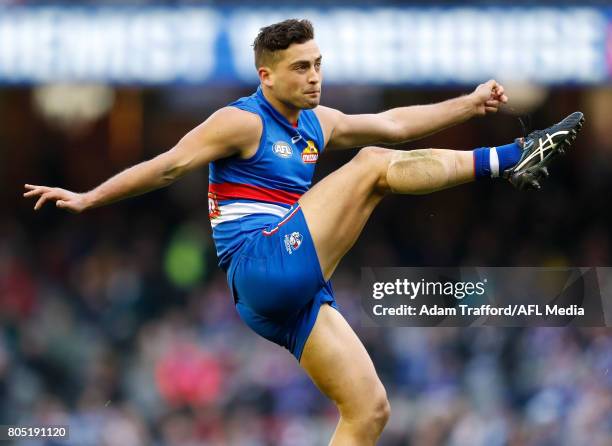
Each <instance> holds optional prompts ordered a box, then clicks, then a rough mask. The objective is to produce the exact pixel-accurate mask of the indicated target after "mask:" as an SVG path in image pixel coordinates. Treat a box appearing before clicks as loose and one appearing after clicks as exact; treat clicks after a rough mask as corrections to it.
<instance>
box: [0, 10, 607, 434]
mask: <svg viewBox="0 0 612 446" xmlns="http://www.w3.org/2000/svg"><path fill="white" fill-rule="evenodd" d="M0 3H7V2H0ZM8 3H11V2H8ZM17 3H34V2H17ZM110 3H113V2H110ZM140 3H144V2H140ZM334 3H341V2H334ZM366 3H368V4H373V3H376V2H366ZM393 3H400V2H393ZM478 3H483V2H478ZM500 3H502V4H503V2H498V4H500ZM209 4H210V3H209ZM472 4H474V3H473V2H472ZM555 4H557V2H555ZM471 89H472V87H468V86H466V87H453V88H433V87H425V88H410V87H376V86H352V87H348V86H343V87H342V86H329V87H325V86H324V91H323V100H322V103H323V104H324V105H329V106H332V107H337V108H339V109H341V110H343V111H345V112H347V113H359V112H376V111H382V110H384V109H388V108H390V107H394V106H399V105H412V104H420V103H429V102H434V101H439V100H443V99H446V98H450V97H453V96H456V95H459V94H464V93H468V92H470V91H471ZM509 90H510V91H509V95H510V100H511V103H512V97H513V96H512V94H513V91H512V89H511V88H510V89H509ZM251 91H252V88H251V87H232V86H223V87H222V88H211V87H186V86H183V87H180V86H177V87H164V88H157V87H146V88H145V87H120V88H117V89H116V90H115V92H114V93H115V98H114V105H113V106H112V108H111V109H110V111H109V112H108V113H106V114H104V115H103V116H101V117H99V118H97V119H95V120H93V121H91V122H87V123H84V124H82V125H78V126H77V125H75V126H68V127H67V128H66V127H64V128H62V127H60V126H57V125H54V124H52V123H50V122H49V121H48V120H46V119H44V118H43V117H42V115H41V113H39V112H38V111H37V109H36V107H35V105H34V89H33V88H32V87H30V86H4V87H0V203H1V204H2V207H1V209H2V211H0V212H1V215H2V216H1V218H0V424H19V425H28V424H67V425H70V429H71V440H70V441H69V442H59V441H58V442H56V443H52V442H46V443H45V442H38V441H37V442H34V441H31V442H27V441H22V442H21V443H18V444H22V445H30V444H32V445H33V444H49V445H50V444H74V445H92V446H93V445H108V446H114V445H150V444H154V445H169V446H174V445H182V446H185V445H188V446H191V445H215V446H216V445H240V446H260V445H261V446H264V445H265V446H268V445H285V446H289V445H305V446H306V445H322V444H326V441H327V439H328V438H329V436H330V434H331V431H332V430H333V427H334V425H335V422H336V417H337V413H336V411H335V409H334V407H333V406H332V404H331V403H330V402H328V401H327V400H326V399H325V398H324V397H322V396H321V395H320V394H319V392H318V391H317V390H316V389H315V387H314V386H313V385H312V384H311V383H310V381H309V380H308V378H307V377H306V376H305V374H304V373H303V372H302V370H301V369H300V368H299V367H298V366H297V364H296V363H295V360H294V358H293V357H292V356H291V355H289V354H287V353H286V352H284V351H283V350H282V349H281V348H279V347H277V346H275V345H273V344H271V343H269V342H267V341H265V340H263V339H261V338H258V337H257V336H256V335H255V334H253V333H252V332H250V331H249V330H248V328H247V327H246V326H245V325H244V324H243V323H242V322H241V321H240V320H239V319H238V317H237V315H236V313H235V311H234V309H233V305H232V302H231V298H230V296H229V292H228V289H227V286H226V283H225V277H224V275H223V273H222V271H221V270H220V269H219V268H218V267H217V266H216V259H215V254H214V246H213V244H212V238H211V230H210V225H209V223H208V216H207V199H206V192H207V171H206V169H203V170H201V171H200V172H196V173H193V174H191V175H189V176H188V177H186V178H184V179H182V180H180V181H179V182H177V183H175V184H174V185H172V186H171V187H169V188H167V189H164V190H159V191H156V192H152V193H150V194H148V195H145V196H142V197H139V198H134V199H131V200H128V201H124V202H121V203H117V204H114V205H112V206H108V207H106V208H101V209H96V210H93V211H90V212H87V213H85V214H82V215H72V214H67V213H64V212H60V211H58V210H56V209H55V208H53V206H49V205H47V206H46V207H45V208H44V209H42V210H41V211H38V212H34V211H32V206H33V202H31V201H28V200H26V199H23V198H22V188H23V184H24V183H31V184H45V185H53V186H60V187H65V188H67V189H71V190H77V191H85V190H88V189H90V188H93V187H94V186H96V185H97V184H99V183H100V182H101V181H103V180H104V179H106V178H108V177H109V176H111V175H113V174H114V173H117V172H118V171H120V170H121V169H123V168H126V167H128V166H129V165H131V164H133V163H136V162H138V161H141V160H144V159H147V158H150V157H153V156H155V155H156V154H158V153H160V152H161V151H163V150H167V149H168V148H170V147H172V145H173V144H174V143H175V142H176V141H177V140H178V139H179V138H180V137H181V136H182V135H183V134H184V133H185V132H187V131H188V130H189V129H191V128H192V127H194V126H195V125H197V124H198V123H199V122H201V121H202V120H203V119H205V118H206V117H207V116H208V115H209V114H210V113H211V112H213V111H214V110H215V109H217V108H218V107H221V106H223V105H225V104H226V103H228V102H231V101H232V100H233V99H235V98H237V97H239V96H243V95H247V94H250V92H251ZM574 110H581V111H583V112H584V113H585V115H586V120H587V121H586V126H585V128H584V130H583V132H582V134H581V135H580V137H579V139H578V141H577V143H576V145H575V147H574V148H573V150H571V152H570V153H569V154H568V156H567V157H565V158H563V159H561V160H559V162H557V163H556V164H555V165H554V166H553V168H552V169H551V171H552V177H551V178H550V179H549V180H548V181H547V183H546V184H545V186H544V188H543V190H542V191H540V192H537V193H535V192H517V191H515V190H514V189H513V188H512V187H511V186H510V185H509V184H508V183H506V182H504V181H497V182H481V183H474V184H469V185H463V186H460V187H457V188H455V189H453V190H448V191H443V192H439V193H436V194H434V195H427V196H418V197H409V196H391V197H389V198H387V199H386V200H385V201H384V202H383V203H382V205H381V206H380V207H379V208H378V209H377V211H376V212H375V213H374V215H373V217H372V219H371V220H370V222H369V223H368V224H367V226H366V228H365V230H364V233H363V235H362V237H361V238H360V240H359V241H358V242H357V244H356V246H355V247H354V248H353V249H352V251H351V252H350V253H349V255H348V256H347V257H346V258H345V259H344V260H343V262H342V263H341V266H340V267H339V269H338V271H337V272H336V274H335V276H334V279H333V282H334V286H335V289H336V291H337V300H338V302H339V304H340V306H341V308H342V311H343V314H344V315H345V317H346V318H347V319H348V320H349V322H350V323H351V325H352V326H353V327H354V328H355V329H356V331H357V333H358V334H359V336H360V338H361V339H362V340H363V342H364V344H365V345H366V347H367V349H368V351H369V353H370V354H371V356H372V358H373V360H374V363H375V365H376V368H377V370H378V371H379V374H380V376H381V378H382V381H383V383H384V384H385V386H386V388H387V391H388V394H389V398H390V401H391V406H392V417H391V420H390V423H389V425H388V426H387V428H386V430H385V432H384V434H383V437H382V439H381V441H380V444H381V445H384V446H400V445H419V446H421V445H432V446H433V445H450V446H460V445H473V446H479V445H493V446H495V445H500V446H501V445H512V446H515V445H516V446H518V445H534V446H549V445H550V446H552V445H561V444H563V445H587V444H588V445H593V446H604V445H609V444H612V416H611V414H612V373H611V372H610V368H611V366H612V337H611V336H610V334H611V332H610V329H609V328H575V327H563V328H498V327H486V328H468V329H462V328H362V327H360V321H359V295H358V283H359V277H360V276H359V274H360V267H361V266H463V265H468V266H608V265H610V263H611V262H610V260H611V259H610V252H611V249H612V246H611V238H610V237H611V235H610V234H611V230H610V228H612V207H611V206H610V202H611V197H612V175H611V174H612V129H611V128H610V123H611V122H612V121H610V116H612V89H611V88H610V86H609V85H602V86H588V87H584V86H583V87H578V86H573V87H571V86H558V87H553V88H550V89H548V90H547V96H546V98H545V100H544V101H543V102H542V103H541V104H540V105H538V106H536V107H535V108H534V109H533V110H532V111H531V113H530V124H531V127H532V128H533V129H536V128H541V127H543V126H547V125H549V124H550V123H552V122H556V121H558V120H559V119H561V118H562V117H563V116H565V115H566V114H568V113H570V112H572V111H574ZM507 111H511V110H507ZM67 129H68V130H67ZM522 132H523V129H522V126H521V124H520V122H519V120H518V119H517V117H516V116H515V115H514V114H511V113H505V112H501V113H499V114H497V115H495V116H490V117H486V118H482V119H475V120H473V121H470V122H468V123H466V124H463V125H461V126H458V127H455V128H452V129H449V130H446V131H443V132H441V133H439V134H437V135H434V136H431V137H429V138H426V139H423V140H420V141H415V142H413V143H410V144H405V145H403V146H401V147H402V148H405V149H412V148H425V147H440V148H452V149H458V150H469V149H472V148H476V147H481V146H483V145H498V144H503V143H506V142H509V141H511V140H513V139H514V138H515V137H517V136H522V134H523V133H522ZM354 153H355V152H354V151H347V152H335V153H334V152H330V153H325V154H324V156H322V158H321V159H320V161H319V166H318V173H317V178H321V177H323V176H324V175H326V174H328V173H330V172H332V171H333V170H334V169H336V168H337V167H339V166H340V165H342V164H343V163H345V162H347V161H348V160H349V159H350V157H351V156H353V154H354ZM607 297H608V298H609V297H610V296H607Z"/></svg>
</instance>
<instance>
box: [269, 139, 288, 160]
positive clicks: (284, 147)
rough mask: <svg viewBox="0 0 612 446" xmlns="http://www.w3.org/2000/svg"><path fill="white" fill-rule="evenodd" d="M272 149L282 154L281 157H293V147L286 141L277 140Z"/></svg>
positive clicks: (279, 154) (278, 154) (276, 153)
mask: <svg viewBox="0 0 612 446" xmlns="http://www.w3.org/2000/svg"><path fill="white" fill-rule="evenodd" d="M272 151H273V152H274V154H275V155H276V156H280V157H281V158H291V156H292V155H293V149H292V148H291V146H290V145H289V144H288V143H286V142H285V141H276V142H275V143H274V144H273V145H272Z"/></svg>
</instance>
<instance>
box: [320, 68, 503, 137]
mask: <svg viewBox="0 0 612 446" xmlns="http://www.w3.org/2000/svg"><path fill="white" fill-rule="evenodd" d="M507 101H508V97H507V96H506V95H505V93H504V88H503V86H501V85H500V84H498V83H497V82H496V81H494V80H490V81H488V82H486V83H484V84H481V85H479V86H478V87H477V88H476V89H475V90H474V91H473V92H472V93H471V94H469V95H466V96H461V97H458V98H455V99H450V100H448V101H444V102H440V103H437V104H429V105H416V106H412V107H399V108H394V109H391V110H388V111H385V112H382V113H378V114H369V115H345V114H344V113H341V112H339V111H337V110H334V109H331V108H327V107H318V108H317V109H316V111H317V116H318V117H319V119H320V120H321V122H322V124H323V128H324V132H325V133H326V135H325V136H326V141H327V142H328V146H329V147H330V148H339V149H345V148H353V147H363V146H367V145H370V144H398V143H401V142H405V141H409V140H413V139H418V138H422V137H424V136H427V135H430V134H432V133H435V132H437V131H440V130H442V129H445V128H447V127H451V126H453V125H456V124H460V123H462V122H464V121H467V120H468V119H470V118H472V117H474V116H484V115H486V114H487V113H495V112H496V111H497V110H498V108H499V106H500V105H501V104H505V103H506V102H507Z"/></svg>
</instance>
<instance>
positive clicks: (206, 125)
mask: <svg viewBox="0 0 612 446" xmlns="http://www.w3.org/2000/svg"><path fill="white" fill-rule="evenodd" d="M262 132H263V125H262V122H261V118H260V117H259V116H258V115H256V114H254V113H250V112H247V111H244V110H241V109H239V108H236V107H223V108H221V109H219V110H217V111H216V112H214V113H213V114H212V115H210V116H209V117H208V118H207V119H206V120H205V121H204V122H203V123H202V124H200V125H198V126H197V127H196V128H195V129H193V130H192V131H191V132H190V133H189V134H188V135H187V138H189V139H193V140H196V141H201V142H205V143H206V144H207V145H213V146H217V147H219V148H220V149H221V153H223V154H224V155H223V156H229V155H233V154H239V155H240V156H241V157H248V156H249V154H250V153H251V152H252V151H253V149H255V150H256V149H257V147H258V145H259V140H260V138H261V133H262Z"/></svg>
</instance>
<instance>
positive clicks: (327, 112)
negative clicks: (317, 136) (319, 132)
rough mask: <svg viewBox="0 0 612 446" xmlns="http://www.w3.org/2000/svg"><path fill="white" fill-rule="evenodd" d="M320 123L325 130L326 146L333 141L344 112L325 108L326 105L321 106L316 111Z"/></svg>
mask: <svg viewBox="0 0 612 446" xmlns="http://www.w3.org/2000/svg"><path fill="white" fill-rule="evenodd" d="M314 112H315V114H316V115H317V118H318V119H319V122H320V123H321V128H322V129H323V137H324V138H325V145H326V146H327V143H328V142H329V140H330V139H331V136H332V134H333V132H334V128H335V127H336V125H337V123H338V120H339V119H340V117H341V116H342V112H340V111H338V110H336V109H334V108H330V107H325V106H324V105H319V106H318V107H316V108H315V109H314Z"/></svg>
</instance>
